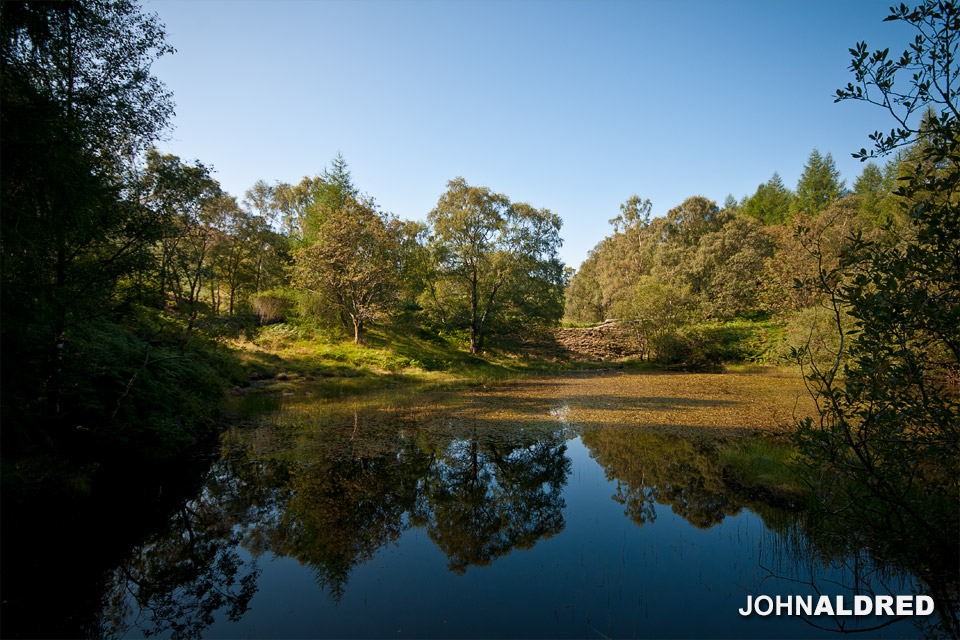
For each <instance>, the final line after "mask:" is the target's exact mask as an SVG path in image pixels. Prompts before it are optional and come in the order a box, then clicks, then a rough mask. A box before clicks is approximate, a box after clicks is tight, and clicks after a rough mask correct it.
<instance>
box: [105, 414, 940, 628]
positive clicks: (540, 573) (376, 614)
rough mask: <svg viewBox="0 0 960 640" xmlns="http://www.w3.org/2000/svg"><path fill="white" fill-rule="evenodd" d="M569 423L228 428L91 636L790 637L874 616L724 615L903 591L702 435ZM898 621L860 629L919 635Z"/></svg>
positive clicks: (554, 418) (140, 550) (139, 552)
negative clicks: (738, 487)
mask: <svg viewBox="0 0 960 640" xmlns="http://www.w3.org/2000/svg"><path fill="white" fill-rule="evenodd" d="M538 411H539V409H538ZM566 414H567V407H565V406H556V407H554V408H553V409H551V410H549V411H548V412H547V416H546V418H547V419H544V420H543V421H541V422H539V423H536V424H531V423H530V422H529V421H526V422H520V423H511V422H510V420H509V419H501V420H499V422H498V423H497V424H496V425H491V424H482V423H476V422H474V423H469V424H462V423H456V424H454V423H453V422H452V421H451V422H445V421H444V420H443V418H442V417H441V418H440V419H433V422H432V423H431V426H430V427H429V428H426V427H422V426H420V425H418V424H416V421H415V420H414V421H406V422H403V423H397V424H391V423H389V421H388V422H387V423H384V422H383V421H382V420H379V421H378V420H376V419H373V418H369V417H368V416H367V415H366V414H364V413H362V412H357V413H354V414H353V415H352V417H351V416H346V417H344V418H343V419H342V420H339V421H338V420H330V421H328V423H329V424H328V425H327V426H324V427H323V428H322V429H321V428H316V429H313V430H311V429H304V428H303V425H302V424H301V425H297V424H293V423H291V422H290V421H284V420H278V421H273V422H269V421H268V422H265V423H260V424H258V425H254V426H247V427H244V428H237V429H234V430H231V431H229V432H227V433H225V434H224V435H223V438H222V444H221V446H220V448H219V454H218V457H217V459H216V460H215V461H214V462H213V463H212V465H211V466H210V467H209V469H208V470H207V471H206V473H205V475H204V476H203V479H202V483H201V485H200V488H199V491H197V493H196V495H195V496H194V497H192V498H190V499H188V500H186V501H185V502H184V503H183V504H182V505H180V506H179V507H178V508H177V509H175V510H174V513H173V515H172V516H171V517H170V519H169V520H168V521H166V522H165V523H164V524H163V525H162V526H160V527H158V529H157V530H156V531H155V532H154V533H153V534H151V535H149V536H147V537H146V539H145V540H144V541H142V542H141V543H138V544H136V545H134V546H133V548H132V550H131V551H130V553H129V554H126V555H125V557H124V558H123V559H122V560H121V561H120V562H119V563H117V564H116V565H115V567H114V568H113V569H111V570H109V571H108V572H107V575H106V582H105V588H104V596H103V597H102V598H100V600H99V602H100V603H101V608H100V609H99V611H98V613H96V615H95V616H94V618H95V621H94V622H93V623H92V626H91V627H90V628H88V629H87V633H89V634H90V635H94V636H103V637H131V638H132V637H143V636H150V635H158V636H161V637H172V638H190V637H201V636H202V637H205V638H236V637H259V638H270V637H278V638H307V637H464V638H472V637H478V638H479V637H484V638H492V637H588V638H595V637H600V638H603V637H802V638H806V637H821V636H833V635H836V633H837V631H839V630H845V631H850V630H854V629H861V630H862V629H870V628H873V627H877V626H879V625H885V624H886V623H889V622H890V620H889V619H885V618H884V619H877V618H854V617H842V618H831V617H828V616H820V617H817V618H813V619H807V620H804V619H803V618H799V617H788V616H781V617H776V616H769V617H760V616H758V615H753V616H750V617H743V616H741V615H740V614H739V613H738V609H740V608H741V607H744V606H745V604H746V596H747V595H748V594H753V595H758V594H766V595H770V596H774V595H777V594H781V595H788V594H797V595H814V596H816V595H819V594H829V595H831V596H835V595H844V596H846V597H847V598H852V595H853V594H855V593H864V594H870V593H876V594H888V593H892V594H909V593H915V592H917V591H918V587H917V585H916V584H915V582H914V581H913V580H912V579H911V578H910V576H909V575H906V574H903V573H898V572H897V571H895V570H893V569H891V568H888V567H883V566H879V565H878V564H877V563H876V562H874V561H873V560H872V559H871V558H870V556H869V555H868V554H867V553H865V552H861V553H853V554H851V553H850V552H849V551H844V552H839V553H838V552H837V551H836V550H833V551H831V547H830V545H824V544H821V543H820V541H818V540H815V538H817V536H816V535H812V534H811V533H810V532H809V530H808V526H807V524H806V521H805V517H804V514H803V513H798V512H792V511H785V510H781V509H777V508H773V507H771V506H768V505H766V504H764V503H763V502H761V501H758V500H756V499H752V498H750V497H746V496H742V495H739V494H738V493H736V492H735V491H733V490H732V489H731V488H730V487H728V486H727V485H726V484H725V483H724V481H723V478H722V475H721V473H720V467H719V464H718V461H717V444H716V441H715V440H697V439H692V438H689V437H681V436H678V435H676V434H668V433H656V432H651V431H646V430H637V429H624V428H617V427H611V426H606V427H604V426H595V425H592V426H591V425H587V426H584V425H577V424H572V423H570V422H568V421H567V420H566ZM914 622H915V621H914V620H901V621H896V622H894V623H893V624H892V625H889V626H881V627H879V628H877V629H875V630H872V631H868V632H867V633H865V634H859V635H860V636H861V637H863V636H867V637H902V636H906V637H914V636H916V635H918V634H920V633H921V632H922V631H921V630H919V629H918V628H917V627H916V626H914ZM926 622H927V623H929V622H930V621H929V620H928V621H926Z"/></svg>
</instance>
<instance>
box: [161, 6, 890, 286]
mask: <svg viewBox="0 0 960 640" xmlns="http://www.w3.org/2000/svg"><path fill="white" fill-rule="evenodd" d="M887 6H888V3H887V2H886V1H883V0H881V1H868V0H859V1H854V0H846V1H842V0H841V1H836V0H831V1H815V0H803V1H797V2H785V1H779V2H778V1H769V2H768V1H759V0H758V1H751V2H732V1H725V2H719V1H717V2H641V1H636V2H613V1H607V2H604V1H599V2H560V1H557V2H546V1H535V0H521V1H517V2H498V1H494V0H488V1H483V2H468V1H464V0H450V1H418V2H404V1H400V0H395V1H375V0H354V1H350V2H334V1H322V2H321V1H282V0H281V1H272V2H267V1H247V2H243V1H237V0H217V1H209V0H208V1H204V0H189V1H188V0H146V2H145V3H144V8H145V9H146V10H147V11H154V12H156V13H158V14H159V16H160V18H161V20H162V21H163V22H164V23H165V24H166V26H167V41H168V42H169V43H170V44H172V45H173V46H174V47H176V48H177V50H178V52H177V53H176V54H174V55H173V56H168V57H165V58H163V59H162V60H161V61H159V62H158V63H156V64H155V65H154V73H155V74H156V75H157V76H159V77H160V79H161V80H163V81H164V82H165V83H166V84H167V86H168V87H169V88H170V89H171V90H172V91H173V92H174V99H175V101H176V104H177V109H176V111H177V115H176V117H175V118H174V126H175V129H174V130H173V133H172V139H171V140H169V141H167V142H165V143H163V144H161V145H160V148H161V150H162V151H164V152H168V153H175V154H177V155H179V156H181V157H182V158H184V159H187V160H192V159H194V158H196V159H199V160H201V161H203V162H204V163H207V164H212V165H213V166H214V168H215V170H216V175H217V178H218V179H219V180H220V182H221V184H222V185H223V187H224V188H225V189H226V190H227V191H229V192H230V193H231V194H233V195H236V196H238V197H242V195H243V193H244V191H246V189H248V188H249V187H250V186H251V185H252V184H253V183H254V182H255V181H256V180H257V179H260V178H262V179H265V180H267V181H268V182H271V183H272V182H274V181H276V180H281V181H286V182H296V181H299V180H300V179H301V178H302V177H303V176H305V175H308V174H309V175H315V174H317V173H319V172H320V171H321V170H322V168H323V167H324V166H325V165H326V164H327V163H328V162H329V160H330V159H331V158H332V157H333V156H335V155H336V154H337V152H342V153H343V155H344V157H345V158H346V160H347V162H348V164H349V166H350V169H351V171H352V173H353V177H354V181H355V183H356V184H357V185H358V186H359V188H360V189H361V190H362V191H364V192H366V193H368V194H370V195H372V196H373V197H375V198H376V199H377V201H378V203H379V204H380V205H381V207H383V209H385V210H387V211H391V212H393V213H395V214H397V215H399V216H400V217H403V218H407V219H425V217H426V214H427V213H428V212H429V211H430V209H431V208H433V207H434V206H435V205H436V202H437V198H438V197H439V196H440V194H441V193H442V192H443V191H444V190H445V188H446V182H447V180H449V179H451V178H454V177H456V176H463V177H464V178H466V180H467V181H468V182H469V183H470V184H476V185H485V186H488V187H490V188H491V189H493V190H495V191H498V192H501V193H504V194H506V195H507V196H508V197H510V198H511V199H512V200H514V201H525V202H529V203H530V204H532V205H534V206H537V207H547V208H549V209H551V210H552V211H553V212H555V213H557V214H559V215H560V216H561V217H562V218H563V221H564V227H563V231H562V236H563V239H564V246H563V249H562V251H561V256H562V258H563V259H564V261H565V262H566V263H567V264H568V265H570V266H573V267H578V266H579V265H580V262H581V261H582V260H583V259H584V258H585V257H586V255H587V252H588V251H589V250H590V249H591V248H592V247H593V246H594V245H595V244H596V243H597V242H598V241H600V240H601V239H602V238H603V237H604V236H606V235H608V234H609V233H610V227H609V225H608V224H607V220H609V219H610V218H612V217H614V216H615V215H616V214H617V212H618V209H619V205H620V203H622V202H623V201H624V200H626V199H627V198H628V197H629V196H630V195H631V194H633V193H637V194H639V195H640V196H641V197H644V198H650V199H651V200H652V201H653V205H654V214H655V215H663V214H665V213H666V212H667V210H668V209H670V208H672V207H674V206H676V205H677V204H679V203H680V202H682V201H683V200H684V199H685V198H686V197H688V196H691V195H697V194H700V195H704V196H707V197H709V198H711V199H715V200H717V202H718V203H722V202H723V200H724V198H725V197H726V196H727V194H729V193H733V194H734V195H735V196H737V197H738V198H739V197H741V196H743V195H744V194H748V193H753V191H754V190H756V188H757V185H758V184H759V183H761V182H765V181H766V180H767V179H769V177H770V176H771V175H772V174H773V172H774V171H779V172H780V175H781V176H782V177H783V180H784V182H785V183H786V184H787V185H788V186H791V187H793V186H795V185H796V182H797V179H798V178H799V176H800V172H801V171H802V167H803V163H804V162H805V161H806V159H807V157H808V155H809V154H810V151H811V150H812V149H813V148H814V147H818V148H819V149H820V150H821V152H823V153H827V152H832V154H833V157H834V159H835V160H836V161H837V165H838V167H839V169H840V171H841V172H842V173H843V177H844V178H845V179H846V180H847V184H848V186H849V185H852V183H853V181H854V180H855V178H856V176H857V175H859V173H860V171H861V170H862V165H861V164H860V163H859V162H858V161H856V160H853V159H851V158H850V152H852V151H855V150H857V149H859V148H860V147H862V146H867V143H868V142H869V141H868V139H867V134H868V133H870V132H872V131H873V130H875V129H877V128H883V129H889V128H890V126H891V120H890V118H889V116H887V115H885V114H884V113H883V112H882V111H881V110H880V109H878V108H874V107H870V106H868V105H860V104H854V103H850V102H845V103H840V104H834V103H833V98H832V95H833V93H834V91H835V90H836V88H837V87H840V86H842V85H844V84H846V82H847V81H848V80H850V79H851V75H850V72H849V71H848V69H847V67H848V65H849V63H850V55H849V53H848V51H847V50H848V48H850V47H851V46H853V45H854V44H855V42H857V41H858V40H862V39H865V40H866V41H867V42H868V44H870V45H871V47H872V48H875V47H877V46H888V45H892V48H893V49H895V50H897V51H899V50H900V49H902V47H903V44H904V43H905V42H906V32H905V31H904V29H903V28H902V27H900V26H898V25H895V24H891V23H883V22H882V20H883V18H884V17H885V16H886V15H887Z"/></svg>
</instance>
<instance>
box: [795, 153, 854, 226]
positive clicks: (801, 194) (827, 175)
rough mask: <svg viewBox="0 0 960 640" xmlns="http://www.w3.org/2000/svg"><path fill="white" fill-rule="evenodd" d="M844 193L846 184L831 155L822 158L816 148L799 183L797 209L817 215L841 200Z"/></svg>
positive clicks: (805, 166)
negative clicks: (837, 200)
mask: <svg viewBox="0 0 960 640" xmlns="http://www.w3.org/2000/svg"><path fill="white" fill-rule="evenodd" d="M843 191H844V182H843V181H842V180H840V172H839V171H838V170H837V166H836V164H834V162H833V156H832V155H830V154H829V153H828V154H827V155H826V156H821V155H820V151H819V150H818V149H816V148H814V150H813V151H812V152H811V153H810V158H809V159H808V160H807V164H805V165H804V166H803V174H801V176H800V181H799V182H798V183H797V207H798V208H799V209H800V210H802V211H806V212H807V213H809V214H813V215H816V214H817V213H820V212H821V211H823V210H824V209H826V208H827V206H828V205H829V204H830V203H831V202H833V201H834V200H836V199H837V198H839V197H840V196H841V195H842V194H843Z"/></svg>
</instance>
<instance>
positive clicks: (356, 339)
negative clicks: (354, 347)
mask: <svg viewBox="0 0 960 640" xmlns="http://www.w3.org/2000/svg"><path fill="white" fill-rule="evenodd" d="M362 331H363V320H354V321H353V344H360V340H361V338H362V336H361V332H362Z"/></svg>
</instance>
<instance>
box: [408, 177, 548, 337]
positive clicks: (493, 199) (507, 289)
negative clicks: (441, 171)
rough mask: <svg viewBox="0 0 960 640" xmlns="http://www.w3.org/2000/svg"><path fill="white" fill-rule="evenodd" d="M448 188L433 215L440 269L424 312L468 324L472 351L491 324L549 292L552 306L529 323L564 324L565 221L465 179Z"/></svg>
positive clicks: (535, 313) (536, 310)
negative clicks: (561, 249)
mask: <svg viewBox="0 0 960 640" xmlns="http://www.w3.org/2000/svg"><path fill="white" fill-rule="evenodd" d="M447 186H448V189H447V191H446V192H445V193H444V194H443V195H442V196H440V200H439V201H438V202H437V206H436V208H434V209H433V211H431V212H430V215H429V222H430V225H431V228H432V231H433V236H432V248H433V254H434V259H435V260H436V263H437V265H438V269H437V271H436V272H435V273H434V274H433V277H432V279H433V282H432V283H431V284H430V286H428V289H427V291H426V292H425V293H424V295H423V296H421V302H422V304H423V305H424V307H425V308H426V309H427V310H428V311H429V312H430V313H431V314H433V315H434V316H436V317H438V318H440V319H441V321H444V322H446V323H451V324H455V325H460V326H463V325H466V329H467V330H468V332H469V339H470V352H471V353H477V352H478V351H480V350H481V349H482V348H483V339H484V337H485V336H486V334H487V332H488V330H489V328H490V325H491V323H493V322H495V321H496V320H502V319H504V317H505V316H506V315H507V314H508V312H509V311H510V309H511V308H512V309H514V310H516V309H517V305H518V304H524V303H533V302H536V301H538V298H540V297H542V295H543V294H544V293H547V294H548V295H550V296H551V299H552V304H548V305H546V306H545V307H539V305H534V306H532V307H529V308H528V311H529V312H530V313H531V315H530V316H529V317H528V318H526V321H528V322H529V321H532V320H543V321H547V322H555V321H556V320H558V319H559V317H560V314H561V313H562V311H563V308H562V290H563V284H564V283H563V265H562V264H561V263H560V261H559V259H558V258H557V255H556V252H557V249H558V247H559V246H560V242H561V240H560V225H561V222H560V218H559V216H557V215H555V214H553V213H551V212H550V211H549V210H547V209H535V208H534V207H531V206H530V205H527V204H511V203H510V201H509V199H507V197H506V196H504V195H502V194H499V193H494V192H492V191H491V190H490V189H488V188H487V187H472V186H470V185H468V184H467V182H466V181H465V180H464V179H463V178H455V179H453V180H451V181H450V182H448V183H447ZM540 301H541V302H542V299H541V300H540ZM528 306H529V305H528ZM537 307H539V308H537Z"/></svg>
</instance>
